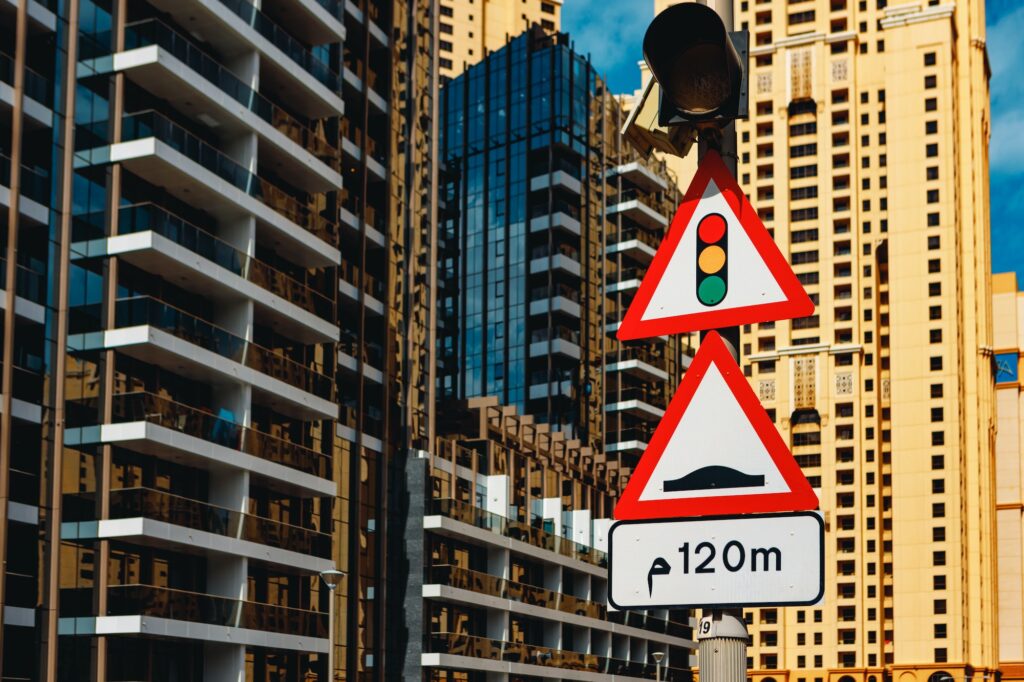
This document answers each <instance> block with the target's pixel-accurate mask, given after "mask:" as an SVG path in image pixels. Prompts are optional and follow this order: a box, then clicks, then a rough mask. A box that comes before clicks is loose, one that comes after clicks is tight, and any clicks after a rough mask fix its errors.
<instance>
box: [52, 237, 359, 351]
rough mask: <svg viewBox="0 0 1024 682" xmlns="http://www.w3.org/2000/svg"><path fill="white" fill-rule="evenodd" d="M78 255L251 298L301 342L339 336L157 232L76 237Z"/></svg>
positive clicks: (193, 287) (200, 290) (208, 291)
mask: <svg viewBox="0 0 1024 682" xmlns="http://www.w3.org/2000/svg"><path fill="white" fill-rule="evenodd" d="M71 251H72V260H74V259H75V257H76V256H78V257H82V258H96V257H101V256H120V257H122V258H124V259H125V260H126V261H128V262H130V263H132V264H133V265H136V266H138V267H139V268H141V269H143V270H145V271H147V272H160V273H162V274H163V275H164V277H166V278H167V279H170V280H172V281H175V282H176V283H177V284H178V285H179V286H181V287H182V288H184V289H187V290H189V291H193V292H195V293H197V294H199V295H201V296H212V297H214V298H217V297H224V298H230V299H238V298H239V297H243V298H247V299H250V300H251V301H252V302H253V303H254V304H255V305H256V307H257V308H258V309H259V310H260V311H261V312H263V313H265V314H266V315H267V316H268V317H269V318H270V322H271V326H272V327H273V328H274V329H275V330H276V331H278V332H280V333H282V334H284V335H285V336H287V337H289V338H292V339H295V340H296V341H301V342H303V343H308V344H311V343H325V342H331V341H337V339H338V335H339V333H340V332H339V330H338V327H337V326H336V325H334V324H332V323H330V322H328V321H327V320H325V319H323V318H322V317H319V316H317V315H315V314H313V313H311V312H309V311H308V310H306V309H305V308H302V307H300V306H298V305H296V304H294V303H292V302H291V301H288V300H286V299H284V298H282V297H280V296H278V295H276V294H274V293H271V292H270V291H268V290H267V289H264V288H263V287H261V286H259V285H257V284H255V283H253V282H250V281H249V280H247V279H245V278H244V277H242V276H240V275H237V274H235V273H234V272H231V271H230V270H228V269H227V268H224V267H221V266H220V265H217V264H216V263H214V262H213V261H210V260H207V259H206V258H204V257H203V256H200V255H199V254H197V253H196V252H194V251H191V250H189V249H186V248H185V247H184V246H181V245H180V244H178V243H176V242H173V241H171V240H170V239H167V238H166V237H164V236H163V235H161V234H159V233H157V232H153V231H149V230H147V231H145V232H132V233H129V234H122V235H117V236H115V237H108V238H106V239H96V240H93V241H90V242H76V243H75V245H74V246H73V247H72V249H71Z"/></svg>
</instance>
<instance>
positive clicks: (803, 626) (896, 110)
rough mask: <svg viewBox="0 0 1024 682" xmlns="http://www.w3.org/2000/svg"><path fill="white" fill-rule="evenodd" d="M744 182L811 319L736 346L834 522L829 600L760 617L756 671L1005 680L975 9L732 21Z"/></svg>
mask: <svg viewBox="0 0 1024 682" xmlns="http://www.w3.org/2000/svg"><path fill="white" fill-rule="evenodd" d="M735 9H736V14H735V23H736V28H743V29H748V30H749V31H750V67H751V70H750V117H749V119H748V120H746V121H741V122H740V123H739V124H738V125H737V133H738V136H739V140H738V147H739V157H740V158H739V174H740V178H739V179H740V182H741V184H742V185H743V187H744V188H745V189H746V191H747V193H748V195H749V196H750V199H751V202H752V203H753V205H754V207H755V208H756V209H757V211H758V213H759V215H760V216H761V219H762V220H763V221H764V222H765V224H766V226H767V227H768V228H769V229H770V230H772V231H773V232H774V236H775V240H776V242H777V243H778V245H779V247H780V248H781V250H782V251H783V253H784V254H786V255H787V256H788V257H789V260H790V262H791V263H792V266H793V269H794V270H795V271H796V273H797V276H798V277H799V279H800V281H801V282H802V283H803V285H804V286H805V287H806V289H807V291H808V292H809V293H810V295H811V296H812V298H813V299H814V301H815V303H816V305H817V310H816V312H815V314H814V315H813V316H810V317H806V318H802V319H797V320H793V321H782V322H765V323H762V324H757V325H752V326H749V327H747V328H745V329H744V330H743V340H742V358H743V362H744V364H745V369H746V371H747V372H748V373H749V375H750V380H751V382H752V384H753V386H754V389H755V390H756V391H757V393H758V395H759V396H760V398H761V401H762V402H763V404H764V406H765V407H766V408H767V409H768V410H769V413H770V414H772V416H773V417H774V419H775V422H776V425H777V426H778V428H779V430H780V432H781V433H782V434H783V436H784V437H785V438H786V439H787V440H788V442H789V443H790V445H791V447H792V450H793V454H794V455H795V457H796V459H797V461H798V462H799V463H800V465H801V466H802V467H803V469H804V471H805V473H806V474H807V476H808V478H810V480H811V482H812V484H813V485H814V487H815V488H816V489H817V492H818V496H819V499H820V501H821V509H822V512H823V513H824V515H825V519H826V524H827V534H826V563H825V566H826V572H827V575H830V576H833V577H832V579H830V580H827V581H826V593H825V597H824V600H823V602H822V603H821V604H820V605H818V606H813V607H806V608H792V609H755V610H752V611H750V612H749V616H750V621H751V633H752V645H751V648H750V649H749V652H750V667H751V668H752V669H753V671H752V673H751V675H752V677H753V678H754V679H755V680H764V679H768V678H771V679H773V680H778V679H780V678H784V679H788V680H790V681H791V682H814V681H816V680H825V679H826V678H827V679H829V680H838V681H841V682H874V681H876V680H877V681H879V682H881V681H882V680H888V679H893V680H897V681H899V682H914V681H917V682H925V681H926V680H931V682H940V681H942V680H951V679H952V680H964V679H969V678H972V677H973V678H974V679H980V678H981V677H991V676H993V675H996V674H997V667H998V661H999V654H998V640H997V636H996V630H997V621H998V618H997V613H996V565H995V561H996V542H995V527H996V519H995V504H994V499H995V490H994V485H995V483H994V481H995V477H994V474H995V472H994V469H993V466H994V464H993V463H994V461H995V458H994V452H993V448H994V443H993V441H994V427H995V417H994V414H993V394H992V380H993V377H992V358H991V347H992V315H991V307H992V304H991V290H992V284H991V276H990V274H989V230H988V226H989V221H988V209H987V198H988V156H987V149H988V138H989V129H990V116H989V101H988V78H989V71H988V66H987V58H986V53H985V21H984V3H982V2H981V1H980V0H969V1H967V2H961V3H956V4H955V5H954V4H952V3H947V4H940V3H939V2H937V1H928V2H925V1H924V0H915V1H913V2H907V3H899V4H895V5H891V6H886V3H885V2H884V1H881V0H880V1H878V2H876V1H874V0H872V1H870V2H868V1H867V0H857V1H854V0H828V1H826V0H820V1H805V2H789V3H784V2H753V1H749V2H748V1H747V0H743V1H741V2H737V3H736V5H735Z"/></svg>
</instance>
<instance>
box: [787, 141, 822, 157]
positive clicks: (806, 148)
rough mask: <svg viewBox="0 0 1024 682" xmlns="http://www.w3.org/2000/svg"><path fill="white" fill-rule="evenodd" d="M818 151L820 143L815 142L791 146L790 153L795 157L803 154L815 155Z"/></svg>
mask: <svg viewBox="0 0 1024 682" xmlns="http://www.w3.org/2000/svg"><path fill="white" fill-rule="evenodd" d="M817 153H818V145H817V143H815V142H811V143H810V144H796V145H793V146H792V147H790V148H789V155H790V156H791V157H793V158H798V157H801V156H814V155H815V154H817Z"/></svg>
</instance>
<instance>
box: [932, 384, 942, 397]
mask: <svg viewBox="0 0 1024 682" xmlns="http://www.w3.org/2000/svg"><path fill="white" fill-rule="evenodd" d="M931 393H932V397H933V398H941V397H942V384H932V391H931Z"/></svg>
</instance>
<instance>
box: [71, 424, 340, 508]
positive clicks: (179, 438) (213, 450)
mask: <svg viewBox="0 0 1024 682" xmlns="http://www.w3.org/2000/svg"><path fill="white" fill-rule="evenodd" d="M64 434H65V435H64V444H65V445H68V446H72V447H73V446H75V445H88V444H111V445H118V446H120V447H123V448H126V449H128V450H132V451H134V452H140V453H142V454H145V455H153V456H155V457H160V458H162V459H166V460H169V461H172V462H180V463H183V464H187V465H189V466H194V467H197V468H200V469H206V470H210V469H217V468H221V467H228V468H230V469H237V470H241V471H248V472H250V473H252V474H254V475H256V476H260V477H261V478H263V479H266V481H268V482H272V483H273V485H274V486H275V487H278V488H283V489H286V490H292V491H294V492H295V494H297V495H299V496H303V497H308V496H310V495H315V496H324V495H328V496H333V495H335V494H336V493H337V490H336V486H335V484H334V481H332V480H330V479H328V478H320V477H319V476H314V475H312V474H307V473H306V472H304V471H299V470H298V469H293V468H292V467H289V466H285V465H283V464H278V463H277V462H272V461H270V460H267V459H262V458H260V457H256V456H255V455H250V454H248V453H245V452H241V451H239V450H234V449H232V448H229V447H226V446H223V445H219V444H217V443H214V442H212V441H208V440H205V439H203V438H197V437H196V436H191V435H189V434H187V433H182V432H181V431H176V430H174V429H170V428H167V427H166V426H160V425H158V424H151V423H149V422H144V421H137V422H122V423H119V424H102V425H99V426H88V427H78V428H71V429H67V430H66V431H65V432H64Z"/></svg>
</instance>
